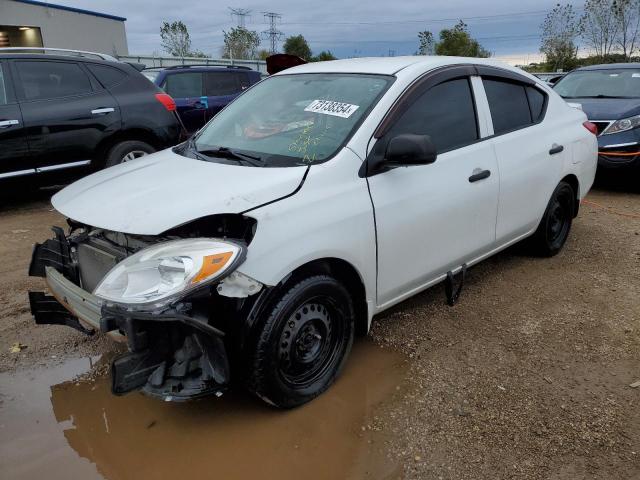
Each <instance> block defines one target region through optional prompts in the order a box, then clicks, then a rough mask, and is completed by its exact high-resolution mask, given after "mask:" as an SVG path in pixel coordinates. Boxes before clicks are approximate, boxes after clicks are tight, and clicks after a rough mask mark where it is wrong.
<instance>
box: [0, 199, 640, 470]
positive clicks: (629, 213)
mask: <svg viewBox="0 0 640 480" xmlns="http://www.w3.org/2000/svg"><path fill="white" fill-rule="evenodd" d="M634 188H635V187H634ZM50 193H51V192H41V193H39V194H38V196H37V197H36V198H35V200H34V199H33V197H32V196H29V197H25V198H29V200H26V199H25V198H23V199H18V200H14V201H9V200H7V199H3V200H0V202H1V203H0V259H2V262H1V263H0V346H1V350H0V371H5V372H14V371H16V370H18V369H22V368H28V367H32V366H36V365H45V364H46V365H50V364H52V363H57V362H59V361H61V360H62V359H64V358H68V357H70V356H78V355H95V354H98V353H103V352H106V351H109V350H113V348H114V347H113V343H112V342H110V341H109V340H108V339H106V338H103V337H101V336H98V337H97V338H88V337H85V336H84V335H82V334H80V333H77V332H74V331H73V330H71V329H68V328H66V327H59V326H38V327H36V326H35V325H34V324H33V321H32V319H31V316H30V314H29V312H28V305H27V300H26V292H27V290H29V289H34V288H41V285H42V282H41V280H40V279H33V278H29V277H27V276H26V269H27V266H28V262H29V258H30V254H31V245H32V243H33V242H35V241H41V240H43V239H45V238H48V237H49V236H50V233H49V227H50V225H52V224H58V225H61V224H63V222H64V219H63V218H61V217H60V216H59V215H58V214H57V213H55V212H53V211H52V210H51V207H50V205H49V203H48V197H49V195H50ZM639 235H640V195H639V194H638V191H637V189H635V190H634V189H631V191H629V189H626V190H625V189H623V190H621V191H620V190H618V191H617V190H611V189H597V190H594V191H593V192H592V193H591V194H590V195H589V197H588V198H587V203H585V204H583V205H582V207H581V212H580V216H579V217H578V219H577V220H576V221H575V223H574V226H573V230H572V233H571V236H570V240H569V242H568V244H567V246H566V247H565V249H564V250H563V252H562V253H561V254H560V255H558V256H556V257H554V258H552V259H537V258H531V257H528V256H526V255H524V254H522V253H520V252H519V251H518V250H517V249H510V250H508V251H506V252H503V253H501V254H499V255H497V256H495V257H493V258H492V259H489V260H487V261H485V262H484V263H482V264H480V265H478V266H476V267H474V268H472V269H471V270H470V271H469V272H468V274H467V282H466V285H465V288H464V292H463V294H462V297H461V299H460V302H459V304H457V305H456V306H455V307H453V308H451V307H448V306H446V305H445V302H444V288H443V287H442V286H436V287H434V288H432V289H430V290H429V291H427V292H425V293H423V294H421V295H418V296H416V297H414V298H413V299H411V300H409V301H407V302H404V303H403V304H401V305H399V306H397V307H395V308H394V309H392V310H391V311H389V312H388V313H385V314H383V315H382V316H380V317H378V318H376V319H375V320H374V327H373V331H372V336H373V337H374V339H375V341H376V342H378V343H380V344H382V345H386V346H390V347H392V348H394V349H396V350H398V351H401V352H402V353H404V354H405V355H406V356H407V357H408V373H407V376H406V379H405V380H404V382H403V384H402V386H401V388H400V389H399V390H397V391H396V394H395V395H394V396H393V397H392V398H389V399H388V400H387V401H385V402H383V403H382V404H381V405H380V406H379V408H378V411H377V412H376V414H375V416H373V417H372V422H371V424H370V425H368V427H369V428H370V429H371V430H372V431H373V432H374V435H375V437H374V438H375V439H376V440H375V444H376V445H378V448H380V449H381V450H382V452H383V453H384V454H385V455H386V456H387V457H388V460H389V462H391V463H393V464H395V463H400V464H402V465H403V466H404V469H403V471H404V474H403V477H405V478H419V479H431V478H434V479H440V478H442V479H466V478H469V479H480V478H483V479H484V478H487V479H496V478H523V479H538V478H539V479H581V478H589V479H592V478H596V479H640V413H639V412H640V388H631V387H630V386H629V385H630V384H632V383H633V382H636V381H638V380H640V299H639V298H638V294H639V292H640V236H639ZM16 342H19V343H20V344H21V345H23V346H25V347H26V348H24V349H23V350H22V351H21V352H20V353H10V351H9V350H10V348H11V346H12V345H13V344H14V343H16ZM372 476H373V477H376V475H375V473H374V472H372Z"/></svg>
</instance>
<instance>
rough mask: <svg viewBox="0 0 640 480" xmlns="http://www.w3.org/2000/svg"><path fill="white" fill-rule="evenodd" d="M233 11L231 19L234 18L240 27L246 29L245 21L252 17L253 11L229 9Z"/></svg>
mask: <svg viewBox="0 0 640 480" xmlns="http://www.w3.org/2000/svg"><path fill="white" fill-rule="evenodd" d="M227 8H228V9H229V10H230V11H231V19H233V18H234V17H235V18H236V19H237V21H238V27H240V28H245V20H246V18H247V17H248V16H249V15H251V10H249V9H248V8H231V7H227Z"/></svg>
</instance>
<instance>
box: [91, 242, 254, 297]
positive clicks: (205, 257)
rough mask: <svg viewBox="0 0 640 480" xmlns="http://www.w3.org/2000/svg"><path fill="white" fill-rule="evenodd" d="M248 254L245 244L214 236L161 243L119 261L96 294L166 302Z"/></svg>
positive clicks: (216, 276) (213, 277) (230, 267)
mask: <svg viewBox="0 0 640 480" xmlns="http://www.w3.org/2000/svg"><path fill="white" fill-rule="evenodd" d="M245 254H246V252H245V247H244V246H242V245H239V244H236V243H231V242H228V241H222V240H215V239H207V238H194V239H184V240H171V241H168V242H163V243H159V244H156V245H153V246H151V247H148V248H145V249H143V250H140V251H139V252H137V253H135V254H133V255H131V256H130V257H127V258H126V259H124V260H123V261H122V262H120V263H118V264H117V265H116V266H115V267H113V268H112V269H111V270H110V271H109V273H107V274H106V275H105V277H104V278H103V279H102V281H101V282H100V283H99V284H98V286H97V287H96V289H95V291H94V292H93V293H94V295H96V296H98V297H100V298H103V299H105V300H111V301H114V302H118V303H125V304H147V303H161V302H162V303H164V301H166V300H168V299H171V298H173V297H174V296H177V295H179V294H184V293H186V292H189V291H191V290H193V289H195V288H198V287H200V286H202V285H204V284H207V283H209V282H211V281H213V280H216V279H219V278H221V277H223V276H225V275H227V274H229V273H231V272H232V271H233V270H235V269H236V268H237V266H238V265H239V264H240V263H242V261H243V260H244V257H245Z"/></svg>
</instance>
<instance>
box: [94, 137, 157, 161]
mask: <svg viewBox="0 0 640 480" xmlns="http://www.w3.org/2000/svg"><path fill="white" fill-rule="evenodd" d="M155 151H156V149H155V148H154V147H152V146H151V145H149V144H148V143H145V142H140V141H138V140H127V141H124V142H120V143H116V144H115V145H114V146H113V147H111V149H110V150H109V151H108V153H107V156H106V158H105V162H104V166H105V168H107V167H113V166H114V165H119V164H121V163H124V162H127V161H130V160H135V159H136V158H140V157H144V156H145V155H149V154H150V153H153V152H155Z"/></svg>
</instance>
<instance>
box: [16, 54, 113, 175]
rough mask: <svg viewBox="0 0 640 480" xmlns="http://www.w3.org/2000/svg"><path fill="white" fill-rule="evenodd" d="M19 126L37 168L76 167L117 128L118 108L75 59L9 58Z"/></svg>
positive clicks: (84, 161)
mask: <svg viewBox="0 0 640 480" xmlns="http://www.w3.org/2000/svg"><path fill="white" fill-rule="evenodd" d="M13 73H14V75H13V77H14V78H15V79H17V82H16V83H17V85H18V88H17V93H18V98H19V100H20V106H21V109H22V115H23V118H24V126H25V129H26V133H27V138H28V140H29V148H30V150H31V155H32V157H33V159H34V165H35V167H36V168H37V169H38V170H39V171H48V170H57V169H63V168H71V167H78V166H82V165H86V164H88V163H90V161H91V160H93V159H94V158H95V155H96V153H97V152H96V151H97V147H98V144H99V143H100V142H101V141H102V140H103V139H105V138H106V137H108V136H110V135H112V134H113V133H115V132H117V131H118V130H119V129H120V125H121V122H120V110H119V107H118V104H117V103H116V101H115V100H114V99H113V97H112V96H111V94H110V93H109V92H108V91H107V90H106V89H104V88H103V87H102V86H101V85H100V84H99V83H98V82H97V81H96V80H95V79H94V78H93V77H91V75H90V74H89V72H88V70H86V68H85V67H84V65H82V63H81V62H74V61H62V60H14V61H13Z"/></svg>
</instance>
